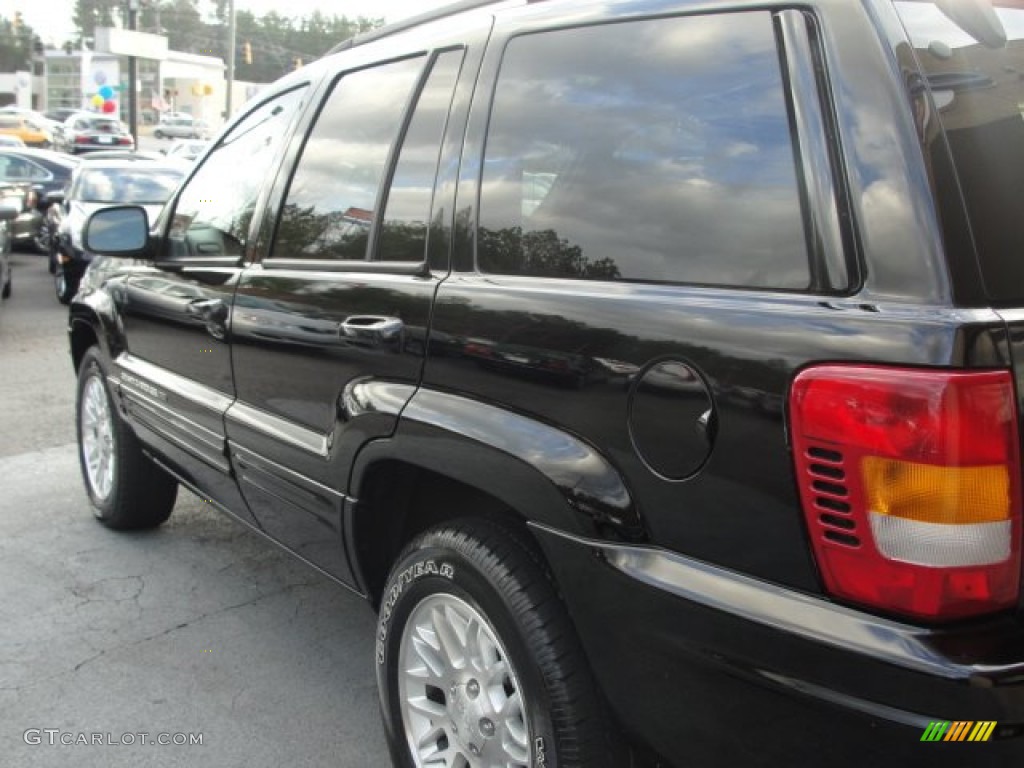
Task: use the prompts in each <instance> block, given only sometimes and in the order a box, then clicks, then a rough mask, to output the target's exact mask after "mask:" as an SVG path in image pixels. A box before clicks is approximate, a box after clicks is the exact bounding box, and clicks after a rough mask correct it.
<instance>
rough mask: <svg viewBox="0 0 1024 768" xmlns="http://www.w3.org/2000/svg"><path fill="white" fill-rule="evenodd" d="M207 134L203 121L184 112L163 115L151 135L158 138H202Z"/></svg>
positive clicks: (207, 128)
mask: <svg viewBox="0 0 1024 768" xmlns="http://www.w3.org/2000/svg"><path fill="white" fill-rule="evenodd" d="M209 135H210V129H209V126H207V124H206V123H205V122H203V121H202V120H196V119H195V118H193V117H192V116H191V115H186V114H176V115H173V116H166V115H165V116H164V117H163V118H161V120H160V122H159V123H157V124H156V127H155V128H154V129H153V136H154V137H155V138H158V139H202V138H206V137H208V136H209Z"/></svg>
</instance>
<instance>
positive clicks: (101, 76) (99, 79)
mask: <svg viewBox="0 0 1024 768" xmlns="http://www.w3.org/2000/svg"><path fill="white" fill-rule="evenodd" d="M92 79H93V80H94V81H95V82H96V85H103V84H104V83H105V82H107V73H106V72H104V71H103V70H102V69H98V70H96V73H95V74H94V75H93V76H92Z"/></svg>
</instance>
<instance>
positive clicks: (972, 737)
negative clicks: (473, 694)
mask: <svg viewBox="0 0 1024 768" xmlns="http://www.w3.org/2000/svg"><path fill="white" fill-rule="evenodd" d="M996 725H997V723H996V721H995V720H954V721H952V722H951V721H949V720H936V721H934V722H932V723H929V724H928V727H927V728H925V729H924V733H922V734H921V741H988V740H989V739H990V738H992V732H993V731H994V730H995V729H996Z"/></svg>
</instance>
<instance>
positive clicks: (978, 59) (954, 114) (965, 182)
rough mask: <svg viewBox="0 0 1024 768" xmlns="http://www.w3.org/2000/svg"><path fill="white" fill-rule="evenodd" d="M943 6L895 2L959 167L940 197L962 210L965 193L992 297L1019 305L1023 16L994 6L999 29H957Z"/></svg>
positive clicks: (1022, 274) (1022, 279) (1023, 283)
mask: <svg viewBox="0 0 1024 768" xmlns="http://www.w3.org/2000/svg"><path fill="white" fill-rule="evenodd" d="M939 5H941V4H933V3H930V2H920V3H917V2H915V3H904V2H900V3H896V9H897V11H899V13H900V16H901V17H902V19H903V23H904V25H905V26H906V28H907V31H908V33H909V34H910V38H911V42H912V43H913V45H914V47H915V49H917V58H918V61H919V62H920V64H921V67H922V68H923V69H924V72H925V75H926V78H927V84H928V86H929V90H930V91H931V94H932V101H933V103H934V105H935V108H936V113H937V116H938V119H939V121H940V122H941V124H942V127H943V129H944V130H945V133H946V137H947V139H948V141H949V148H950V150H951V151H952V153H953V161H954V163H955V165H956V177H957V178H955V179H953V178H948V177H944V176H941V175H937V174H933V178H934V180H935V183H936V184H938V185H939V187H940V189H939V193H940V195H939V197H940V199H945V200H949V199H952V200H954V201H955V203H954V204H955V205H962V203H961V201H960V195H961V194H962V195H963V203H966V206H967V213H968V216H969V217H970V223H971V233H972V235H973V237H974V243H975V248H976V249H977V252H978V258H979V260H980V262H981V271H982V276H983V277H984V280H985V287H986V291H987V293H988V295H989V297H990V298H992V299H993V300H995V301H999V302H1014V303H1017V302H1021V301H1024V259H1022V258H1021V243H1024V217H1022V216H1021V215H1020V210H1021V200H1022V199H1024V172H1022V169H1024V120H1022V119H1021V118H1022V116H1024V79H1022V76H1021V74H1020V73H1021V71H1022V66H1024V10H1022V9H1021V8H1019V7H1016V8H1011V7H1005V6H1006V5H1009V4H1008V3H999V2H994V3H993V4H992V5H993V6H994V11H995V12H994V15H993V17H992V20H993V21H994V23H988V21H987V20H986V19H985V18H984V17H979V19H977V20H975V24H972V23H971V18H970V17H969V16H965V17H962V18H963V19H964V20H963V21H961V22H960V24H962V25H963V26H960V24H958V23H957V22H955V21H954V20H953V18H951V16H949V15H947V14H946V13H943V12H942V11H941V10H939ZM968 5H969V4H968ZM952 15H953V16H956V15H957V14H955V13H953V14H952ZM968 30H970V31H968ZM972 33H973V34H972ZM939 151H945V148H944V147H941V148H940V150H939ZM940 167H941V166H940Z"/></svg>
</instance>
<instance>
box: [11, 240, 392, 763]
mask: <svg viewBox="0 0 1024 768" xmlns="http://www.w3.org/2000/svg"><path fill="white" fill-rule="evenodd" d="M13 274H14V293H13V296H12V297H11V299H10V300H8V301H5V302H3V304H2V305H0V482H2V487H3V492H2V493H0V766H12V767H15V768H35V767H36V766H62V767H63V766H74V767H75V768H94V767H95V768H118V767H119V766H131V767H132V768H137V767H143V766H158V767H161V768H162V767H163V766H210V767H211V768H233V767H234V766H238V767H239V768H241V767H242V766H245V768H261V767H263V766H266V767H267V768H281V766H289V768H292V767H297V766H317V767H319V766H325V767H326V766H337V767H339V768H384V767H385V766H387V765H389V764H390V762H389V760H388V758H387V753H386V749H385V746H384V737H383V731H382V728H381V726H380V722H379V715H378V704H377V693H376V685H375V681H374V668H373V631H374V616H373V614H372V612H371V611H370V609H369V608H368V607H367V606H366V605H365V603H364V602H363V601H362V600H361V599H359V598H358V597H356V596H354V595H352V594H350V593H348V592H347V591H346V590H345V589H343V588H342V587H340V586H338V585H336V584H334V583H333V582H331V581H329V580H328V579H327V578H325V577H323V576H322V575H320V574H319V573H318V572H316V571H314V570H312V569H311V568H309V567H307V566H305V565H304V564H302V563H300V562H298V561H297V560H294V559H293V558H291V557H290V556H289V555H287V554H286V553H284V552H282V551H281V550H279V549H278V548H277V547H275V546H274V545H273V544H271V543H269V542H268V541H266V540H265V539H263V538H261V537H260V536H258V535H256V534H254V533H252V532H250V531H248V530H246V529H245V528H244V527H242V526H241V525H240V524H238V523H235V522H234V521H233V520H231V519H229V518H227V517H226V516H224V515H222V514H220V513H218V512H216V511H214V510H213V509H211V508H210V507H209V506H208V505H206V504H204V503H203V502H202V501H200V500H199V499H198V498H197V497H195V496H194V495H192V494H191V493H189V492H187V491H184V490H182V491H181V492H180V495H179V498H178V504H177V506H176V507H175V510H174V513H173V515H172V516H171V519H170V520H169V521H168V522H167V523H166V524H165V525H163V526H162V527H161V528H160V529H158V530H156V531H152V532H145V533H131V534H124V533H115V532H112V531H109V530H107V529H106V528H104V527H103V526H101V525H99V524H98V523H97V522H96V521H95V520H94V519H93V517H92V513H91V511H90V508H89V504H88V502H87V499H86V496H85V493H84V491H83V489H82V482H81V476H80V473H79V469H78V464H77V454H76V450H75V445H74V386H75V380H74V375H73V372H72V370H71V364H70V359H69V356H68V352H67V336H66V325H67V310H66V308H65V307H62V306H61V305H59V304H58V303H57V300H56V298H55V297H54V294H53V289H52V278H51V277H50V275H49V273H48V272H47V270H46V262H45V259H44V258H43V257H42V256H39V255H36V254H30V253H16V254H14V273H13ZM162 742H166V743H162ZM197 742H201V743H197Z"/></svg>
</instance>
